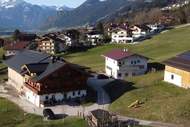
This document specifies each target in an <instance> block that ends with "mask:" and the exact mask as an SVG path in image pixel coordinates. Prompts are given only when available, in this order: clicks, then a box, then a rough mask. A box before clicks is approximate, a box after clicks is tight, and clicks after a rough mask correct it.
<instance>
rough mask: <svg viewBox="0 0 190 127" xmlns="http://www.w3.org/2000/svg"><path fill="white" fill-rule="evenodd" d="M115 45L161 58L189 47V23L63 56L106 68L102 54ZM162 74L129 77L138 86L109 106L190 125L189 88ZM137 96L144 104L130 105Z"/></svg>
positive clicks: (156, 59)
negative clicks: (128, 42) (148, 36)
mask: <svg viewBox="0 0 190 127" xmlns="http://www.w3.org/2000/svg"><path fill="white" fill-rule="evenodd" d="M114 48H128V49H129V50H130V51H133V52H136V53H140V54H143V55H145V56H147V57H149V58H151V59H150V61H151V62H162V61H163V60H166V59H167V58H170V57H172V56H175V55H176V54H179V53H182V52H185V51H188V50H190V26H188V27H184V28H179V29H173V30H170V31H168V32H165V33H161V34H159V35H157V36H154V37H153V38H152V39H149V40H146V41H144V42H143V43H139V44H136V45H124V44H121V45H119V44H118V45H115V44H107V45H104V46H100V47H97V48H93V49H89V50H88V51H87V52H80V53H73V54H68V55H65V56H64V57H65V58H66V59H67V60H68V61H70V62H73V63H76V64H80V65H83V66H86V67H90V68H91V69H92V70H94V71H98V72H104V58H103V57H102V56H101V55H102V54H104V53H106V52H108V51H110V50H112V49H114ZM163 75H164V72H163V71H160V72H156V73H149V74H146V75H144V76H138V77H134V78H126V81H129V82H132V83H133V84H134V85H133V87H135V89H133V90H131V91H127V92H126V93H124V94H123V95H122V96H121V97H119V98H118V99H117V100H115V101H114V102H113V103H112V104H111V106H110V110H111V111H113V112H116V113H119V114H122V115H126V116H130V117H136V118H140V119H147V120H158V121H164V122H171V123H179V124H185V125H190V121H189V119H190V91H189V90H185V89H182V88H178V87H175V86H174V85H170V84H168V83H165V82H163V81H162V80H163ZM110 91H111V90H110ZM136 100H140V101H142V102H143V103H144V104H142V105H141V106H140V107H138V108H128V106H129V105H130V104H131V103H132V102H134V101H136Z"/></svg>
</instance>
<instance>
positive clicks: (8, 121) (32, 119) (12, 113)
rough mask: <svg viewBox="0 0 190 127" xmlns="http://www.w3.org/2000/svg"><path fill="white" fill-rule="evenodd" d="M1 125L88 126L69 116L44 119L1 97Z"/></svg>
mask: <svg viewBox="0 0 190 127" xmlns="http://www.w3.org/2000/svg"><path fill="white" fill-rule="evenodd" d="M0 127H87V123H86V122H85V121H84V120H82V119H79V118H74V117H73V118H72V117H68V118H66V119H64V120H55V121H43V119H42V117H40V116H36V115H32V114H27V115H24V112H23V111H22V110H21V109H20V108H19V107H18V106H16V105H15V104H13V103H11V102H9V101H8V100H6V99H3V98H0Z"/></svg>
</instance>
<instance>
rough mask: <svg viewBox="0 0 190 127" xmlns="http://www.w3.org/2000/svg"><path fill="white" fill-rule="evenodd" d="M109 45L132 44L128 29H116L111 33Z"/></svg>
mask: <svg viewBox="0 0 190 127" xmlns="http://www.w3.org/2000/svg"><path fill="white" fill-rule="evenodd" d="M111 38H112V41H111V43H120V44H122V43H129V42H133V37H132V34H131V31H130V29H128V28H116V29H113V30H112V33H111Z"/></svg>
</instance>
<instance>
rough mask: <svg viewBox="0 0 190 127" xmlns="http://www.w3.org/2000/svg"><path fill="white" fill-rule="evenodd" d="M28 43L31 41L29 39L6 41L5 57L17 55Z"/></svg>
mask: <svg viewBox="0 0 190 127" xmlns="http://www.w3.org/2000/svg"><path fill="white" fill-rule="evenodd" d="M28 45H29V42H27V41H14V42H6V43H5V45H4V49H5V57H11V56H14V55H16V54H17V53H19V52H21V51H22V50H24V49H25V48H27V46H28Z"/></svg>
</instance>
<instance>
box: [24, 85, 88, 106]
mask: <svg viewBox="0 0 190 127" xmlns="http://www.w3.org/2000/svg"><path fill="white" fill-rule="evenodd" d="M25 89H26V90H25V98H26V99H27V100H28V101H29V102H31V103H32V104H34V105H36V106H37V107H40V106H41V102H44V101H48V100H50V99H51V98H52V97H53V96H54V97H55V100H56V101H62V100H68V99H74V98H80V97H85V96H86V95H87V91H86V90H76V91H70V92H65V93H52V94H44V95H37V94H36V93H34V92H33V91H31V90H29V89H28V88H25Z"/></svg>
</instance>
